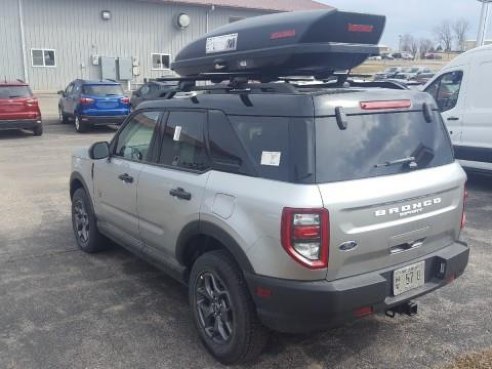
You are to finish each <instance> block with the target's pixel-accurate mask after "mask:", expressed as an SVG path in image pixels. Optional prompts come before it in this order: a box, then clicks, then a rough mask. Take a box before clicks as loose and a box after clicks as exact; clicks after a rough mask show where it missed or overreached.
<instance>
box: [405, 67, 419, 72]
mask: <svg viewBox="0 0 492 369" xmlns="http://www.w3.org/2000/svg"><path fill="white" fill-rule="evenodd" d="M418 71H419V68H412V69H410V70H409V71H408V73H417V72H418Z"/></svg>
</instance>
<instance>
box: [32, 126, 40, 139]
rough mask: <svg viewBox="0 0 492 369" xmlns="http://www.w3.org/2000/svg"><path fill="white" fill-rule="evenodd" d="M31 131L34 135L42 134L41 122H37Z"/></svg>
mask: <svg viewBox="0 0 492 369" xmlns="http://www.w3.org/2000/svg"><path fill="white" fill-rule="evenodd" d="M32 133H33V134H34V136H42V135H43V125H42V124H37V125H36V126H35V127H34V128H33V130H32Z"/></svg>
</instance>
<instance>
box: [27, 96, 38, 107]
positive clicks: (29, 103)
mask: <svg viewBox="0 0 492 369" xmlns="http://www.w3.org/2000/svg"><path fill="white" fill-rule="evenodd" d="M26 105H27V106H29V107H31V106H37V105H38V99H36V98H32V99H27V100H26Z"/></svg>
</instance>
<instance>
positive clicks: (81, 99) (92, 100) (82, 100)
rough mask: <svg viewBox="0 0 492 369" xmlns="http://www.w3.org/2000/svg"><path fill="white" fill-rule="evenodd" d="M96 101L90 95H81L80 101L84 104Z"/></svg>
mask: <svg viewBox="0 0 492 369" xmlns="http://www.w3.org/2000/svg"><path fill="white" fill-rule="evenodd" d="M93 102H94V99H91V98H90V97H81V98H80V99H79V103H81V104H82V105H89V104H92V103H93Z"/></svg>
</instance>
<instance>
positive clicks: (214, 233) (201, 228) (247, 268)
mask: <svg viewBox="0 0 492 369" xmlns="http://www.w3.org/2000/svg"><path fill="white" fill-rule="evenodd" d="M197 235H205V236H210V237H212V238H215V239H216V240H217V241H219V242H220V243H221V244H222V245H224V247H225V248H226V249H227V250H228V251H229V252H230V253H231V254H232V256H233V257H234V259H235V260H236V262H237V263H238V264H239V267H240V268H241V269H242V270H243V272H247V273H254V269H253V266H252V265H251V263H250V261H249V259H248V257H247V256H246V253H245V252H244V250H243V249H242V248H241V246H239V243H238V242H236V240H235V239H234V238H233V237H232V236H231V235H230V234H229V233H228V232H226V231H224V230H223V229H222V228H220V226H218V225H216V224H213V223H210V222H207V221H198V220H196V221H193V222H191V223H189V224H187V225H186V226H185V227H184V228H183V229H182V231H181V233H180V234H179V237H178V240H177V242H176V259H177V260H178V262H179V263H180V264H182V265H185V264H186V263H185V256H186V251H187V250H186V247H187V244H188V242H189V241H190V240H191V238H192V237H194V236H197Z"/></svg>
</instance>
